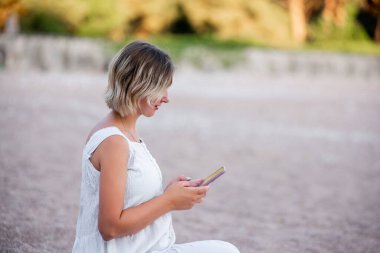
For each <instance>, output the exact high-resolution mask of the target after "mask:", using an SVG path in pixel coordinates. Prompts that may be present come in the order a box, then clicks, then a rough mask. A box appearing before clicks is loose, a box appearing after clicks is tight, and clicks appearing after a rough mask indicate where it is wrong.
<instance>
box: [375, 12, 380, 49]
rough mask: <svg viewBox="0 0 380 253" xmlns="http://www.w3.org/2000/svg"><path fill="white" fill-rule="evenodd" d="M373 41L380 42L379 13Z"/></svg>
mask: <svg viewBox="0 0 380 253" xmlns="http://www.w3.org/2000/svg"><path fill="white" fill-rule="evenodd" d="M375 42H376V43H378V44H380V15H378V16H377V24H376V28H375Z"/></svg>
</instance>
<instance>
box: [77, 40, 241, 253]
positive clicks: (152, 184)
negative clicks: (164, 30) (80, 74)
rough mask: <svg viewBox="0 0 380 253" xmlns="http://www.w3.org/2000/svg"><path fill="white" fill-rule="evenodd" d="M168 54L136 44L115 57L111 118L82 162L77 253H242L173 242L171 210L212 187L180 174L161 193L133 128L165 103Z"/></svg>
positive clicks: (223, 246) (218, 245)
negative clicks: (138, 121) (141, 117)
mask: <svg viewBox="0 0 380 253" xmlns="http://www.w3.org/2000/svg"><path fill="white" fill-rule="evenodd" d="M172 75H173V65H172V63H171V60H170V58H169V56H168V55H167V54H165V53H164V52H162V51H161V50H159V49H158V48H156V47H155V46H153V45H150V44H148V43H146V42H133V43H131V44H129V45H127V46H125V47H124V48H123V49H121V50H120V52H119V53H118V54H117V55H116V56H115V57H114V59H113V60H112V62H111V64H110V68H109V80H108V87H107V91H106V95H105V100H106V103H107V105H108V107H109V108H110V109H111V111H110V113H109V114H108V115H106V116H105V118H104V119H103V120H101V121H100V122H99V123H98V124H97V125H96V126H95V127H94V129H93V130H92V131H91V133H90V134H89V138H88V140H87V144H86V146H85V148H84V151H83V158H82V182H81V197H80V213H79V217H78V223H77V232H76V239H75V243H74V247H73V253H82V252H88V253H97V252H102V253H103V252H107V253H119V252H120V253H121V252H125V253H145V252H152V253H153V252H162V253H163V252H165V253H171V252H177V253H178V252H181V253H186V252H189V253H190V252H191V253H202V252H205V253H206V252H207V253H212V252H215V253H238V252H239V251H238V250H237V249H236V247H234V246H233V245H231V244H229V243H227V242H223V241H199V242H193V243H188V244H175V233H174V230H173V226H172V218H171V214H170V212H171V211H175V210H188V209H191V208H192V207H193V206H194V205H195V204H197V203H200V202H202V200H203V198H204V197H205V196H206V193H207V191H208V186H200V187H197V186H198V185H199V184H200V183H201V180H195V181H189V180H188V178H186V177H183V176H180V177H178V178H176V179H175V180H173V181H171V182H170V183H169V184H168V186H167V187H166V189H165V190H163V188H162V175H161V171H160V168H159V167H158V165H157V163H156V161H155V159H154V158H153V157H152V155H151V154H150V153H149V151H148V149H147V147H146V145H145V143H144V142H143V141H142V140H141V139H140V138H139V135H138V132H137V130H136V122H137V119H138V118H139V117H140V116H141V115H143V116H145V117H151V116H153V115H154V114H155V112H156V111H157V110H158V109H159V108H160V106H161V105H162V104H165V103H168V102H169V98H168V93H167V90H168V88H169V87H170V85H171V83H172Z"/></svg>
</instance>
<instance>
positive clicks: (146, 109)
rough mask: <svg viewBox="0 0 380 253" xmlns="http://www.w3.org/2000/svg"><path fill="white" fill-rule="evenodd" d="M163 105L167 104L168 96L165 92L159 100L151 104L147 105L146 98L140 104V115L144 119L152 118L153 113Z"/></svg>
mask: <svg viewBox="0 0 380 253" xmlns="http://www.w3.org/2000/svg"><path fill="white" fill-rule="evenodd" d="M163 103H165V104H166V103H169V95H168V91H167V90H166V91H165V93H164V95H163V96H162V97H161V98H160V99H157V100H156V101H152V103H151V104H149V103H148V100H147V98H144V99H143V100H141V102H140V107H139V108H140V113H141V114H142V115H144V116H145V117H152V116H153V115H154V114H155V112H156V111H157V110H158V109H159V108H160V106H161V105H162V104H163Z"/></svg>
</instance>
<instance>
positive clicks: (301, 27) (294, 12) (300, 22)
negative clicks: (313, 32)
mask: <svg viewBox="0 0 380 253" xmlns="http://www.w3.org/2000/svg"><path fill="white" fill-rule="evenodd" d="M289 12H290V22H291V28H292V33H293V38H294V39H295V41H296V42H297V43H303V42H304V41H305V40H306V37H307V28H306V16H305V3H304V0H289Z"/></svg>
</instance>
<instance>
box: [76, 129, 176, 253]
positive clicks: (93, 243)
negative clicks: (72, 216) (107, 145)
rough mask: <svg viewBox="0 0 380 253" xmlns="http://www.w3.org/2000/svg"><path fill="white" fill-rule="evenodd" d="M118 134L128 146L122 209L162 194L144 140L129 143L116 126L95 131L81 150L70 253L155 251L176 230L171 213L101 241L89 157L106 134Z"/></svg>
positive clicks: (169, 241) (94, 175) (96, 185)
mask: <svg viewBox="0 0 380 253" xmlns="http://www.w3.org/2000/svg"><path fill="white" fill-rule="evenodd" d="M112 135H121V136H123V137H124V138H125V140H126V141H127V142H128V145H129V160H128V168H126V169H127V170H128V174H127V184H126V189H125V199H124V208H125V209H126V208H130V207H134V206H137V205H140V204H142V203H144V202H146V201H148V200H151V199H152V198H154V197H156V196H159V195H161V194H162V193H163V188H162V174H161V170H160V168H159V167H158V165H157V163H156V161H155V159H154V158H153V157H152V155H151V154H150V152H149V151H148V149H147V147H146V146H145V144H144V142H140V143H139V142H132V141H130V140H128V138H127V137H126V136H125V135H124V134H123V133H122V132H121V131H120V130H119V129H118V128H117V127H107V128H103V129H100V130H99V131H97V132H95V133H94V134H93V135H92V136H91V138H90V140H89V141H88V143H87V144H86V146H85V148H84V150H83V156H82V181H81V195H80V211H79V216H78V221H77V228H76V237H75V242H74V246H73V250H72V252H73V253H86V252H88V253H121V252H123V253H148V252H149V253H153V252H154V253H156V252H157V253H158V252H164V251H167V250H168V249H170V248H171V247H172V246H173V244H174V242H175V233H174V229H173V226H172V217H171V214H170V213H167V214H164V215H163V216H161V217H160V218H158V219H156V220H155V221H154V222H153V223H152V224H150V225H149V226H147V227H145V228H144V229H142V230H140V231H139V232H138V233H136V234H134V235H130V236H123V237H119V238H115V239H112V240H109V241H104V240H103V238H102V236H101V235H100V232H99V230H98V211H99V176H100V172H99V171H98V170H96V169H95V168H94V166H93V165H92V163H91V162H90V157H91V155H92V153H93V152H94V151H95V149H96V148H97V147H98V146H99V144H100V143H101V142H102V141H103V140H105V139H106V138H107V137H109V136H112Z"/></svg>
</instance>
